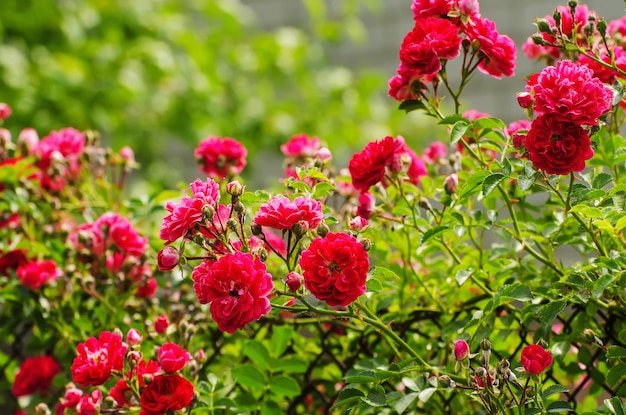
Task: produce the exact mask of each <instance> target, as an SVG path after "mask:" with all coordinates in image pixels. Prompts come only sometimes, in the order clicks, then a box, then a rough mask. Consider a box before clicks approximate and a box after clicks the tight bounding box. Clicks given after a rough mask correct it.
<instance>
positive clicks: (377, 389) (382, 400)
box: [361, 385, 387, 407]
mask: <svg viewBox="0 0 626 415" xmlns="http://www.w3.org/2000/svg"><path fill="white" fill-rule="evenodd" d="M361 400H362V401H363V402H365V403H366V404H368V405H369V406H373V407H381V406H385V405H387V395H386V394H385V389H383V388H382V386H380V385H376V386H374V387H373V388H372V390H371V391H370V393H368V394H367V397H362V398H361Z"/></svg>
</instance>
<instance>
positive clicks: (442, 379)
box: [437, 375, 456, 388]
mask: <svg viewBox="0 0 626 415" xmlns="http://www.w3.org/2000/svg"><path fill="white" fill-rule="evenodd" d="M437 380H438V382H439V385H440V386H441V387H442V388H454V386H456V384H455V383H454V381H453V380H452V379H451V378H450V376H448V375H441V376H439V379H437ZM453 385H454V386H453Z"/></svg>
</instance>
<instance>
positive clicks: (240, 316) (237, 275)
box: [191, 251, 274, 334]
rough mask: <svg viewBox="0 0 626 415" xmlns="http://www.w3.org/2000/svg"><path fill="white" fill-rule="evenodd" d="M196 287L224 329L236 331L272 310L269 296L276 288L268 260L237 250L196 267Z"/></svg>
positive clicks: (229, 331) (200, 296) (193, 275)
mask: <svg viewBox="0 0 626 415" xmlns="http://www.w3.org/2000/svg"><path fill="white" fill-rule="evenodd" d="M191 276H192V278H193V283H194V284H193V288H194V290H195V292H196V295H197V296H198V301H200V303H201V304H206V303H211V306H210V308H209V310H210V311H211V315H212V317H213V320H215V322H216V323H217V326H218V328H219V329H220V330H222V331H225V332H227V333H231V334H232V333H234V332H235V331H237V330H238V329H241V328H243V327H244V326H245V325H246V324H248V323H250V322H252V321H253V320H258V319H260V318H261V316H263V315H265V314H268V313H269V312H270V310H271V307H270V301H269V299H268V298H267V296H268V295H269V294H270V293H271V292H272V290H273V289H274V283H273V282H272V276H271V275H270V274H269V273H268V272H267V270H266V268H265V264H264V263H263V262H261V260H260V259H259V258H254V257H253V256H252V254H250V253H243V252H239V251H236V252H234V253H232V254H226V255H224V256H222V257H220V258H219V259H218V260H217V261H203V262H202V263H201V264H200V265H198V266H197V267H195V268H194V270H193V272H192V274H191Z"/></svg>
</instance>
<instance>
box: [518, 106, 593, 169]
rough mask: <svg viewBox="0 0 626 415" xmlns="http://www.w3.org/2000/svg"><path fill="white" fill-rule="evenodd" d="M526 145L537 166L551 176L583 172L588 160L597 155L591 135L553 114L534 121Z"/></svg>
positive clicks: (531, 159) (525, 141)
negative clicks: (594, 153) (594, 152)
mask: <svg viewBox="0 0 626 415" xmlns="http://www.w3.org/2000/svg"><path fill="white" fill-rule="evenodd" d="M524 146H525V147H526V150H527V151H528V158H529V159H530V161H532V162H533V164H534V165H535V167H537V168H538V169H541V170H544V171H545V172H546V173H549V174H561V175H566V174H569V173H570V172H572V171H582V170H583V169H584V168H585V161H586V160H589V159H590V158H591V157H592V156H593V150H592V149H591V140H590V139H589V133H588V132H587V131H586V130H584V129H583V128H582V127H580V126H579V125H576V124H573V123H569V122H563V121H561V120H559V118H558V116H556V115H553V114H549V115H541V116H539V117H537V119H535V120H534V121H533V123H532V125H531V128H530V131H528V134H527V135H526V138H525V139H524Z"/></svg>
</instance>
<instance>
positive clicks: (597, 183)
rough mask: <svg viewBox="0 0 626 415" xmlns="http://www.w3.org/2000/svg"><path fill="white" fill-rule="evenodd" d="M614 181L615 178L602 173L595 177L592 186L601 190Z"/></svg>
mask: <svg viewBox="0 0 626 415" xmlns="http://www.w3.org/2000/svg"><path fill="white" fill-rule="evenodd" d="M612 181H613V176H611V175H610V174H608V173H604V172H602V173H599V174H598V175H597V176H596V177H594V179H593V183H592V186H593V188H594V189H601V188H603V187H604V186H606V185H607V184H609V183H611V182H612Z"/></svg>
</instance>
